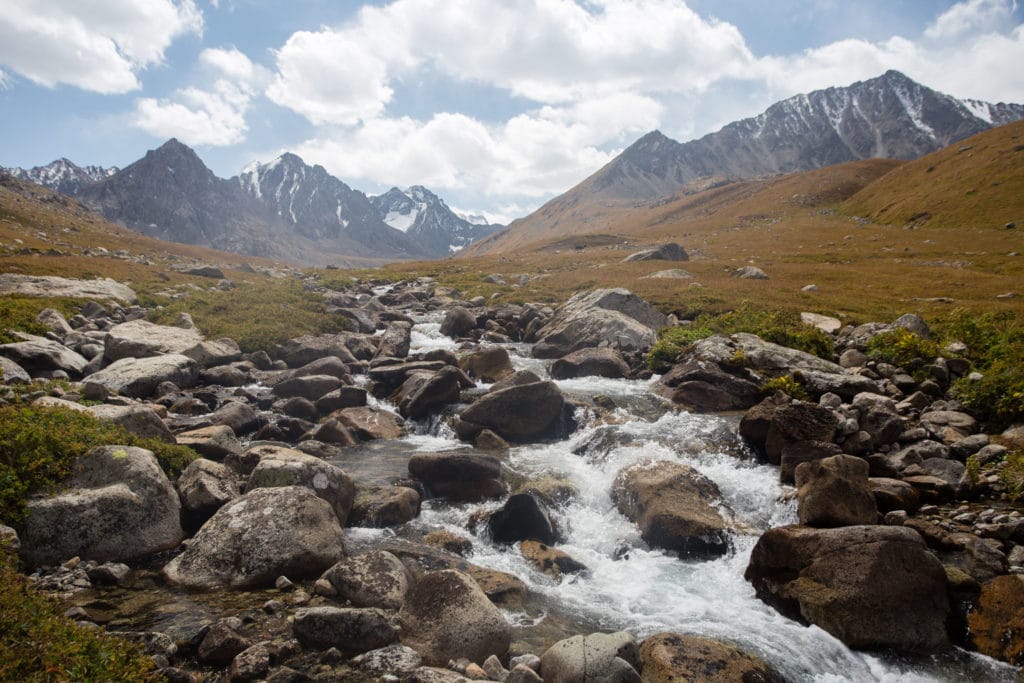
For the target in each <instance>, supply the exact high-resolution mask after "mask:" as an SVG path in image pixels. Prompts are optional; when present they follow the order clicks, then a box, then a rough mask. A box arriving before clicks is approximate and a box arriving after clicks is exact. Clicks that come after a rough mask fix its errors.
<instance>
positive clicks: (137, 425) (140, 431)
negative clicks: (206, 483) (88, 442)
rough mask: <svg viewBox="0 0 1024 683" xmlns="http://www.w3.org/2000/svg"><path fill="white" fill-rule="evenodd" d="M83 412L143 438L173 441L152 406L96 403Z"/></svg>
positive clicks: (169, 432) (169, 431)
mask: <svg viewBox="0 0 1024 683" xmlns="http://www.w3.org/2000/svg"><path fill="white" fill-rule="evenodd" d="M85 412H87V413H89V414H90V415H92V416H93V417H95V418H96V419H98V420H101V421H103V422H110V423H113V424H116V425H119V426H121V427H124V428H125V430H127V431H128V433H130V434H134V435H135V436H138V437H141V438H143V439H156V440H157V441H163V442H164V443H174V442H175V437H174V435H173V434H172V433H171V430H170V429H169V428H168V427H167V425H166V424H165V423H164V421H163V420H161V419H160V416H159V415H158V414H157V413H156V411H155V410H153V408H151V407H150V406H148V405H144V404H141V403H132V404H129V405H125V406H118V405H109V404H103V405H96V406H87V407H86V409H85Z"/></svg>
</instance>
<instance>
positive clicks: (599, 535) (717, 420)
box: [346, 316, 1016, 681]
mask: <svg viewBox="0 0 1024 683" xmlns="http://www.w3.org/2000/svg"><path fill="white" fill-rule="evenodd" d="M438 322H439V319H438V318H437V317H436V316H434V317H430V318H427V319H424V320H422V321H420V322H419V324H417V325H416V326H415V327H414V328H413V349H412V352H413V353H416V352H423V351H428V350H431V349H437V348H448V349H454V348H455V347H454V344H453V342H452V341H451V340H449V339H447V338H444V337H442V336H441V335H440V334H439V332H438V328H439V324H438ZM507 348H508V349H509V352H510V354H512V355H513V362H514V364H515V366H516V368H517V369H523V368H529V369H531V370H533V371H534V372H537V373H538V374H541V375H542V376H546V370H545V363H544V362H542V361H537V360H535V359H532V358H529V356H528V348H527V347H526V346H523V345H512V346H509V347H507ZM558 385H559V386H560V387H561V389H562V391H563V392H564V393H565V394H566V395H567V396H570V397H577V398H581V397H582V398H584V399H586V398H587V397H590V398H592V397H593V396H595V395H599V394H601V395H604V396H607V397H610V398H611V399H612V400H613V401H614V402H615V404H616V405H617V406H620V407H619V408H618V409H617V410H616V414H615V420H614V421H613V422H614V424H611V425H609V424H607V421H605V422H604V423H602V424H597V423H596V422H595V421H594V419H593V417H592V416H590V415H582V416H581V415H579V414H578V415H577V417H578V418H580V417H582V419H581V420H580V421H581V426H580V429H579V430H578V431H577V432H576V433H574V434H573V435H572V437H571V438H569V439H567V440H565V441H561V442H557V443H548V444H540V445H529V446H520V447H516V448H514V449H512V451H511V453H510V455H509V459H508V466H509V468H510V469H511V470H513V471H515V472H517V473H519V474H522V475H525V476H527V477H534V476H537V475H546V474H556V475H559V476H561V477H564V478H567V479H568V480H569V481H570V482H571V483H572V484H573V485H574V487H575V488H576V489H577V491H578V495H577V496H576V497H575V498H574V499H573V500H572V502H571V503H569V504H568V505H567V506H566V507H563V508H560V509H555V510H552V514H553V517H554V518H555V519H556V520H557V523H558V525H559V526H560V528H561V530H562V532H563V535H564V537H565V542H564V543H561V544H559V545H558V547H559V548H560V549H562V550H564V551H566V552H567V553H569V554H570V555H571V556H572V557H573V558H575V559H576V560H579V561H580V562H582V563H583V564H585V565H586V566H587V567H588V569H589V572H588V573H586V574H584V575H580V576H578V577H575V578H569V579H566V580H565V581H563V582H562V583H556V582H555V581H553V580H552V579H550V578H548V577H547V576H545V575H544V574H542V573H540V572H539V571H538V570H536V569H535V568H534V567H533V566H532V565H531V564H530V563H528V562H527V561H526V560H525V559H524V558H523V557H522V556H521V555H520V554H519V553H518V552H517V550H516V548H515V547H514V546H513V547H509V546H500V545H495V544H493V543H491V542H490V541H489V539H488V538H486V536H485V535H484V534H483V533H482V531H478V534H477V535H476V536H474V537H473V546H474V550H473V553H472V555H471V556H470V557H468V558H467V559H469V560H470V561H471V562H473V563H476V564H479V565H482V566H485V567H488V568H492V569H497V570H500V571H504V572H508V573H510V574H514V575H515V576H517V577H519V578H520V579H522V580H523V581H524V582H525V583H526V584H527V586H528V587H529V589H530V591H531V593H532V594H533V595H534V596H539V598H537V599H531V600H530V601H528V604H527V606H526V607H524V608H523V611H521V612H518V613H509V614H508V617H509V619H510V620H511V621H513V623H515V624H518V625H520V626H522V627H523V628H529V627H531V626H536V625H537V624H541V623H543V621H544V620H545V619H554V618H556V617H557V618H558V619H560V620H562V622H563V623H569V624H571V625H573V626H575V627H576V629H577V630H576V631H575V632H591V631H596V630H602V631H612V630H627V631H629V632H630V633H632V634H633V635H634V636H635V637H636V638H637V639H638V640H640V639H642V638H643V637H645V636H647V635H650V634H653V633H657V632H660V631H676V632H681V633H692V634H697V635H702V636H707V637H711V638H716V639H720V640H724V641H728V642H732V643H735V644H737V645H738V646H740V647H741V648H743V649H746V650H748V651H751V652H753V653H755V654H758V655H759V656H761V657H762V658H763V659H765V660H766V661H768V662H769V663H771V664H772V665H774V666H775V667H776V668H777V669H779V670H780V672H781V673H782V674H783V675H785V676H786V677H787V678H788V679H789V680H793V681H980V680H985V681H992V680H996V681H998V680H1007V681H1012V680H1016V678H1015V671H1016V670H1015V669H1014V668H1012V667H1008V666H1004V665H1001V664H999V663H997V662H994V661H993V660H990V659H988V658H985V657H981V656H978V655H974V654H969V653H966V652H963V651H960V650H956V651H954V652H952V653H951V654H947V655H943V656H941V657H931V658H915V659H905V658H898V657H895V656H891V655H885V654H868V653H862V652H855V651H852V650H850V649H849V648H847V647H846V646H845V645H843V644H842V643H841V642H840V641H839V640H837V639H836V638H834V637H832V636H831V635H829V634H828V633H826V632H825V631H823V630H821V629H820V628H817V627H814V626H811V627H808V626H804V625H802V624H799V623H797V622H795V621H792V620H790V619H787V618H785V617H783V616H781V615H780V614H779V613H778V612H776V611H775V610H774V609H773V608H771V607H769V606H768V605H766V604H764V603H763V602H761V601H760V600H759V599H757V597H756V596H755V595H754V589H753V588H752V587H751V585H750V584H749V583H748V582H747V581H745V580H744V578H743V572H744V570H745V568H746V566H747V562H748V559H749V557H750V551H751V549H752V548H753V546H754V543H755V542H756V540H757V536H758V535H759V534H760V533H762V532H763V531H765V530H766V529H768V528H770V527H773V526H779V525H783V524H791V523H795V522H796V509H795V504H794V503H793V502H791V501H790V502H785V501H784V500H782V499H783V498H784V493H785V491H784V489H783V487H782V486H780V484H779V483H778V470H777V468H775V467H772V466H767V465H760V464H757V463H756V462H755V461H754V460H753V459H751V458H750V457H747V456H748V455H749V454H745V453H744V447H743V446H742V444H740V442H739V441H738V439H737V437H736V436H735V430H734V428H733V426H734V421H733V422H730V421H729V420H728V419H726V418H723V417H716V416H701V415H693V414H689V413H685V412H677V411H675V410H674V409H672V408H671V407H670V406H665V405H661V404H660V400H659V399H656V397H654V396H653V395H652V393H651V391H650V383H649V382H643V381H625V380H608V379H599V378H585V379H575V380H566V381H559V382H558ZM623 406H624V407H623ZM578 412H583V411H578ZM418 431H419V434H418V435H416V436H411V437H408V438H407V439H406V441H407V442H408V446H409V449H410V450H431V451H434V450H448V449H452V448H458V447H462V446H464V444H460V443H459V442H457V441H456V440H455V439H454V436H453V435H451V434H450V430H447V429H440V430H439V429H438V427H437V422H436V421H435V423H434V425H433V426H431V425H420V426H419V429H418ZM643 458H655V459H666V460H674V461H678V462H683V463H686V464H688V465H690V466H692V467H695V468H696V469H697V470H699V471H700V472H702V473H703V474H704V475H706V476H707V477H709V478H710V479H712V480H713V481H714V482H715V483H716V484H717V485H718V486H719V488H720V489H721V491H722V494H723V495H724V497H725V500H726V502H727V503H728V505H729V506H730V507H731V508H732V510H733V511H734V512H735V516H736V521H737V525H738V526H739V527H740V528H744V529H746V530H748V531H747V533H745V534H740V535H736V536H735V537H734V549H733V551H732V552H730V553H728V554H727V555H725V556H724V557H722V558H720V559H716V560H711V561H683V560H680V559H678V558H677V557H675V556H672V555H671V554H668V553H665V552H662V551H659V550H650V549H647V548H646V546H645V544H644V543H643V542H642V541H641V539H640V535H639V532H638V530H637V528H636V526H635V525H634V524H633V523H632V522H630V521H629V520H627V519H626V518H625V517H623V516H622V515H621V514H619V512H618V511H617V510H616V508H615V505H614V504H613V503H612V501H611V498H610V491H611V485H612V481H613V479H614V478H615V476H616V474H617V473H618V472H619V471H620V470H621V469H622V468H623V467H625V466H626V465H629V464H631V463H633V462H636V461H637V460H640V459H643ZM498 505H499V503H498V502H489V503H482V504H472V505H471V504H463V505H452V504H449V503H446V502H444V501H436V500H434V501H426V502H425V503H424V505H423V509H422V512H421V514H420V516H419V518H417V519H416V520H414V521H413V522H411V523H410V524H411V525H413V526H414V527H418V528H422V529H424V530H428V529H431V530H432V529H437V528H446V529H449V530H451V531H453V532H455V533H458V534H461V535H466V534H468V533H469V532H468V531H467V529H466V525H467V521H468V520H469V518H470V516H471V515H472V514H473V513H474V512H477V511H479V510H481V509H488V510H490V509H496V508H497V507H498ZM346 532H347V533H350V534H351V535H353V536H355V537H360V536H361V537H363V538H367V539H369V538H372V537H378V536H379V535H388V534H391V533H394V532H393V531H390V530H371V529H347V530H346ZM513 637H514V638H516V637H517V636H516V635H514V636H513ZM537 654H541V653H540V652H538V653H537Z"/></svg>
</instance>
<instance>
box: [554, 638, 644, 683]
mask: <svg viewBox="0 0 1024 683" xmlns="http://www.w3.org/2000/svg"><path fill="white" fill-rule="evenodd" d="M642 666H643V662H642V660H641V658H640V648H639V647H638V646H637V643H636V640H634V639H633V636H631V635H630V634H628V633H626V632H624V631H619V632H617V633H591V634H590V635H586V636H582V635H581V636H573V637H572V638H566V639H565V640H560V641H558V642H557V643H555V644H554V645H552V646H551V647H550V648H548V649H547V651H546V652H545V653H544V654H543V655H541V658H540V673H541V676H543V677H544V683H579V682H580V681H604V682H606V683H640V681H641V678H640V674H639V673H638V671H639V670H640V669H641V668H642Z"/></svg>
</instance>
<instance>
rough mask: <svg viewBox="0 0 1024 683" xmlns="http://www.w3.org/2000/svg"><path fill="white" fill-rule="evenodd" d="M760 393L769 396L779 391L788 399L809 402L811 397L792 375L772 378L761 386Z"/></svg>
mask: <svg viewBox="0 0 1024 683" xmlns="http://www.w3.org/2000/svg"><path fill="white" fill-rule="evenodd" d="M761 391H762V392H763V393H764V394H766V395H768V396H771V395H773V394H774V393H775V392H776V391H781V392H782V393H784V394H786V395H787V396H789V397H790V398H795V399H797V400H800V401H810V400H811V397H810V395H809V394H808V393H807V390H806V389H804V387H803V385H802V384H800V382H798V381H797V380H796V378H794V377H793V376H792V375H781V376H779V377H772V378H771V379H770V380H768V381H767V382H765V383H764V384H762V385H761Z"/></svg>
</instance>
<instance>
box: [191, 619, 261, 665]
mask: <svg viewBox="0 0 1024 683" xmlns="http://www.w3.org/2000/svg"><path fill="white" fill-rule="evenodd" d="M241 628H242V620H241V619H238V618H237V617H229V618H227V619H221V620H220V621H217V622H214V624H213V625H211V626H210V628H209V630H207V632H206V635H205V636H203V640H202V642H200V643H199V650H198V652H197V653H196V654H197V656H198V658H199V661H200V662H203V663H204V664H212V665H214V666H226V665H228V664H230V663H231V660H233V659H234V658H235V657H236V656H237V655H238V654H239V653H241V652H243V651H244V650H246V649H248V648H249V647H251V646H252V641H250V640H249V639H248V638H246V637H244V636H243V635H241V634H240V633H239V632H238V631H239V629H241Z"/></svg>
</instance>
